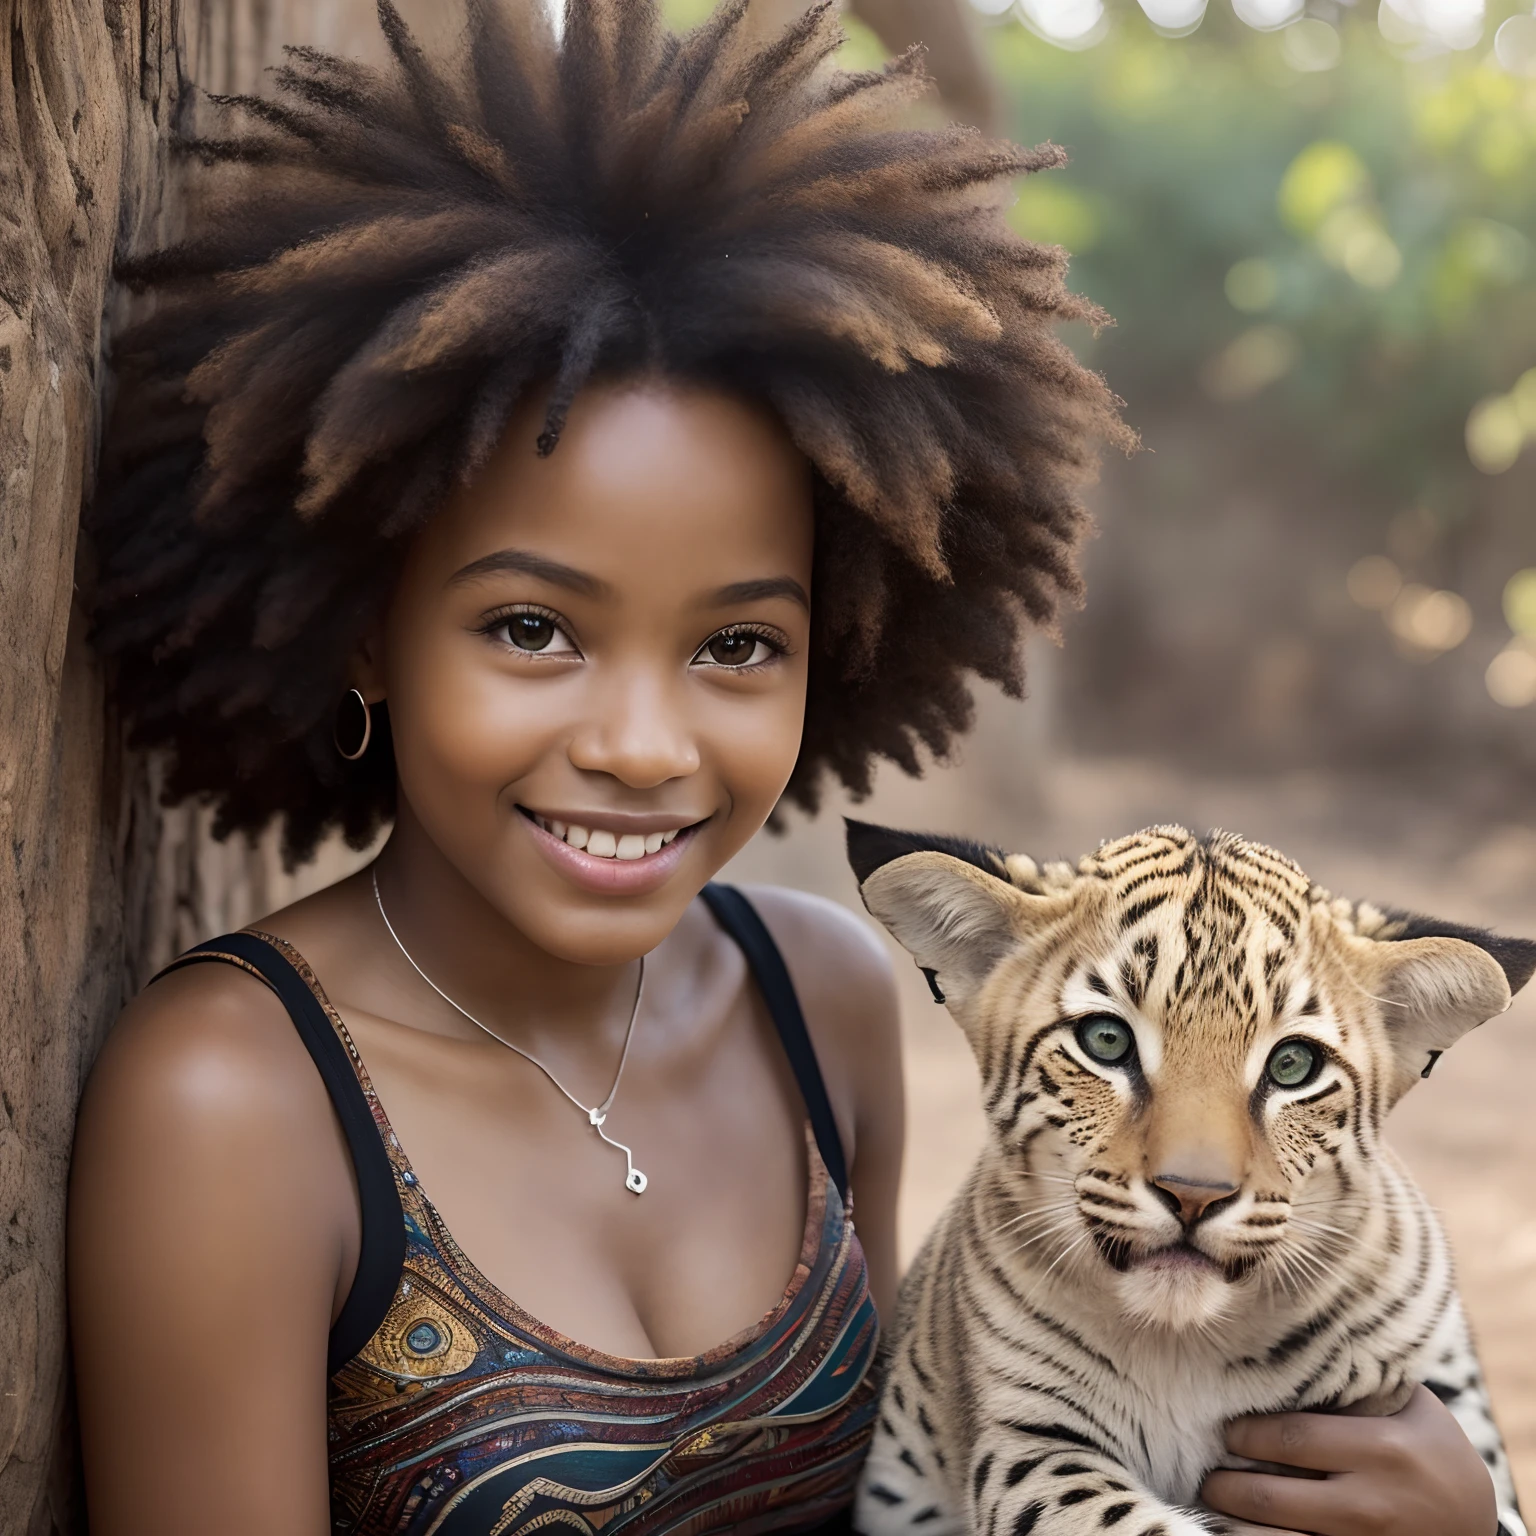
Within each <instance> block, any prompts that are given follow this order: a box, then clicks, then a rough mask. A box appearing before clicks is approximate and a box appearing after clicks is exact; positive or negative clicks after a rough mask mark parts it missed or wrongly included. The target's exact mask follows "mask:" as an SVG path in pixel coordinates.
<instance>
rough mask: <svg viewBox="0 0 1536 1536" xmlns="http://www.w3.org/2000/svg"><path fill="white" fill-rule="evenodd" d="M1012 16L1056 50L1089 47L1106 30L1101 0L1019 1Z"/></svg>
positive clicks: (1107, 20)
mask: <svg viewBox="0 0 1536 1536" xmlns="http://www.w3.org/2000/svg"><path fill="white" fill-rule="evenodd" d="M1015 13H1016V14H1017V15H1018V17H1019V19H1020V20H1021V21H1023V23H1024V25H1025V26H1026V27H1028V28H1029V30H1030V31H1031V32H1034V33H1035V34H1036V35H1037V36H1039V37H1043V38H1045V40H1046V41H1047V42H1051V43H1054V44H1055V45H1056V46H1057V47H1058V48H1070V49H1077V48H1091V47H1092V46H1093V45H1094V44H1095V43H1096V42H1098V41H1099V40H1100V39H1101V38H1102V37H1103V36H1104V34H1105V32H1106V31H1107V30H1108V27H1109V17H1108V16H1107V15H1106V14H1105V11H1104V4H1103V0H1018V4H1017V5H1016V6H1015Z"/></svg>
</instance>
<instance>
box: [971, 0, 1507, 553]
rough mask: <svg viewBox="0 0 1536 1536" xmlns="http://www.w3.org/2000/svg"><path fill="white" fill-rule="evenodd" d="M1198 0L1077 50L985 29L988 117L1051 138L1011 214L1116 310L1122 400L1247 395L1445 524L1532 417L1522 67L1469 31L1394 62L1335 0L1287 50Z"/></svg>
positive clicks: (1120, 23) (1110, 346)
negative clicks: (1441, 50)
mask: <svg viewBox="0 0 1536 1536" xmlns="http://www.w3.org/2000/svg"><path fill="white" fill-rule="evenodd" d="M1217 9H1218V8H1217V6H1215V5H1213V6H1212V8H1211V12H1210V14H1209V15H1208V17H1207V19H1206V22H1205V24H1204V26H1203V27H1202V28H1201V29H1200V31H1199V32H1197V33H1195V34H1194V35H1192V36H1189V37H1184V38H1177V39H1172V38H1164V37H1160V36H1158V35H1157V34H1156V33H1154V32H1153V31H1152V29H1151V27H1150V26H1149V25H1147V24H1146V23H1145V22H1144V20H1143V19H1142V17H1141V16H1140V14H1139V12H1137V11H1136V10H1135V9H1134V7H1130V6H1126V7H1123V8H1120V9H1119V10H1118V12H1117V15H1116V25H1115V26H1114V27H1113V28H1112V30H1111V31H1110V33H1109V35H1108V36H1107V37H1106V38H1105V39H1104V40H1103V41H1101V42H1099V43H1098V44H1097V45H1095V46H1093V47H1091V48H1087V49H1084V50H1083V51H1081V52H1076V53H1072V52H1065V51H1063V50H1061V49H1058V48H1055V47H1053V46H1051V45H1050V44H1049V43H1046V42H1044V41H1042V40H1040V39H1038V38H1036V37H1034V36H1033V35H1032V34H1031V33H1029V32H1028V31H1026V30H1025V29H1024V28H1023V27H1022V26H1020V25H1017V24H1015V23H1012V22H1008V23H1003V24H1000V25H997V26H995V27H993V28H992V29H991V32H990V38H989V42H990V45H991V55H992V58H993V60H994V62H995V66H996V68H997V70H998V73H999V75H1000V76H1001V78H1002V80H1003V83H1004V87H1005V90H1006V93H1007V99H1008V102H1009V114H1010V120H1009V123H1008V128H1009V131H1010V132H1011V133H1012V134H1013V135H1014V136H1015V137H1018V138H1020V139H1022V140H1024V141H1026V142H1032V141H1037V140H1040V139H1053V140H1055V141H1056V142H1057V143H1060V144H1064V145H1065V146H1066V147H1067V148H1068V149H1069V150H1070V151H1071V154H1072V163H1071V164H1070V165H1069V166H1068V167H1067V168H1066V169H1065V170H1062V171H1057V172H1051V173H1047V174H1045V175H1042V176H1038V177H1034V178H1032V179H1031V180H1030V181H1029V182H1028V183H1026V184H1025V186H1024V187H1023V188H1022V190H1021V193H1020V196H1019V200H1018V202H1017V204H1016V206H1015V208H1014V210H1013V219H1014V222H1015V224H1016V227H1018V228H1019V229H1020V230H1021V231H1023V232H1025V233H1028V234H1030V235H1033V236H1034V237H1036V238H1039V239H1045V240H1050V241H1054V242H1059V243H1060V244H1063V245H1065V246H1067V248H1068V249H1069V250H1071V251H1073V252H1074V258H1075V259H1074V262H1073V280H1074V283H1075V285H1076V286H1078V287H1080V288H1082V289H1083V290H1084V291H1086V292H1087V293H1088V294H1090V295H1091V296H1092V297H1093V298H1094V299H1096V300H1098V301H1099V302H1100V303H1102V304H1103V305H1104V306H1105V307H1106V308H1107V309H1109V311H1110V312H1111V313H1112V314H1113V315H1114V316H1115V317H1116V319H1117V321H1118V328H1117V329H1116V330H1114V331H1110V332H1107V333H1105V334H1104V336H1102V337H1101V338H1100V340H1099V341H1098V342H1097V343H1096V344H1094V348H1093V350H1094V355H1095V361H1096V362H1097V363H1099V364H1100V365H1101V366H1103V367H1104V368H1105V370H1106V371H1107V372H1108V373H1109V375H1110V378H1111V380H1112V382H1113V383H1114V384H1115V385H1116V386H1117V388H1119V389H1120V390H1121V392H1122V393H1124V394H1126V395H1127V397H1128V399H1129V400H1130V404H1131V414H1132V416H1133V417H1134V416H1135V415H1136V414H1137V409H1138V405H1139V404H1141V405H1144V404H1145V403H1146V402H1148V401H1149V400H1152V399H1166V398H1167V397H1168V396H1169V395H1170V394H1172V395H1174V396H1177V395H1179V394H1181V393H1186V392H1189V393H1193V392H1195V391H1199V392H1200V393H1201V394H1203V395H1204V396H1206V397H1208V398H1211V399H1214V400H1215V401H1216V402H1218V403H1219V404H1222V405H1226V406H1229V407H1230V408H1233V409H1241V408H1242V407H1243V403H1244V402H1247V401H1250V400H1254V401H1259V402H1261V403H1262V404H1263V406H1265V407H1266V408H1267V409H1268V410H1269V411H1270V412H1271V413H1272V414H1275V415H1278V416H1281V417H1283V418H1289V419H1290V421H1291V424H1292V425H1293V426H1300V427H1304V428H1305V429H1306V430H1307V432H1308V436H1309V440H1310V441H1311V442H1312V443H1314V444H1315V451H1316V453H1317V454H1318V455H1319V457H1320V458H1321V459H1322V460H1323V461H1325V462H1327V463H1329V464H1330V465H1331V466H1334V467H1337V468H1339V469H1347V470H1358V471H1363V472H1366V473H1368V474H1369V475H1370V476H1371V477H1372V478H1373V479H1374V480H1375V481H1376V482H1377V483H1378V484H1381V485H1382V486H1383V487H1385V488H1386V489H1387V490H1388V492H1389V494H1390V495H1391V496H1393V497H1396V498H1399V499H1401V500H1402V501H1405V502H1408V503H1411V504H1414V505H1417V506H1421V507H1424V508H1426V509H1427V510H1428V511H1430V512H1431V513H1432V514H1433V515H1434V516H1435V517H1436V519H1437V520H1440V521H1443V522H1446V523H1454V522H1456V521H1458V520H1459V518H1460V517H1461V515H1462V514H1463V511H1464V509H1465V507H1466V505H1467V503H1468V500H1469V498H1472V499H1475V496H1476V492H1477V489H1478V486H1477V482H1478V480H1479V478H1480V477H1481V476H1482V475H1483V474H1486V473H1489V472H1495V473H1496V472H1499V471H1501V470H1503V469H1504V468H1507V467H1508V466H1509V464H1510V463H1512V462H1513V460H1514V457H1515V456H1516V455H1517V454H1518V453H1519V451H1520V449H1521V448H1522V447H1523V446H1524V443H1525V441H1526V440H1527V438H1528V437H1529V436H1531V435H1532V434H1533V433H1536V388H1533V386H1536V376H1533V377H1532V378H1531V379H1530V380H1529V382H1527V383H1525V384H1524V387H1523V388H1521V389H1519V390H1515V389H1514V386H1515V385H1516V383H1517V381H1519V380H1520V379H1521V376H1522V375H1523V374H1525V372H1526V370H1527V369H1529V368H1530V367H1531V366H1532V364H1536V286H1533V283H1532V278H1533V277H1536V258H1533V243H1536V83H1533V82H1529V81H1523V80H1517V79H1515V78H1513V77H1512V76H1510V75H1508V74H1506V73H1505V72H1504V71H1503V70H1502V69H1501V68H1500V67H1499V66H1498V64H1497V63H1495V62H1494V61H1493V59H1492V58H1491V57H1489V56H1488V55H1487V51H1486V48H1484V49H1478V50H1471V51H1468V52H1464V53H1455V54H1443V55H1441V56H1440V57H1438V58H1434V59H1427V60H1422V61H1417V62H1409V61H1406V60H1404V59H1401V58H1399V57H1396V56H1394V55H1393V53H1392V52H1391V51H1390V50H1389V49H1388V48H1387V46H1386V45H1385V44H1384V42H1383V40H1382V39H1381V37H1380V35H1379V34H1378V32H1377V29H1376V26H1375V23H1374V18H1373V15H1371V14H1365V15H1361V14H1358V13H1356V12H1351V11H1349V10H1345V11H1343V12H1342V13H1341V15H1340V17H1339V26H1340V28H1341V30H1342V32H1343V39H1342V42H1343V47H1342V49H1341V50H1340V59H1339V62H1338V64H1337V65H1336V66H1335V67H1334V68H1332V69H1329V70H1326V71H1315V72H1301V71H1298V70H1297V69H1295V68H1294V67H1292V65H1291V64H1290V63H1288V62H1287V61H1286V56H1285V44H1284V40H1283V35H1282V34H1273V33H1270V34H1263V33H1257V32H1253V31H1250V30H1248V29H1247V28H1244V27H1242V26H1241V25H1239V24H1237V23H1236V22H1235V21H1234V20H1233V19H1232V18H1231V17H1230V16H1227V15H1218V14H1217ZM1369 9H1370V10H1372V11H1373V10H1374V8H1373V7H1372V8H1369ZM1490 35H1491V31H1490ZM1480 402H1482V405H1481V407H1480V405H1479V403H1480ZM1480 408H1481V410H1482V411H1483V413H1484V415H1485V417H1486V418H1487V419H1486V420H1485V421H1484V422H1483V423H1482V425H1481V427H1480V426H1479V419H1478V415H1477V413H1478V411H1479V409H1480ZM1490 412H1491V414H1489V413H1490ZM1469 418H1471V421H1472V432H1471V442H1470V443H1469V440H1468V438H1469V434H1468V425H1469ZM1469 448H1470V450H1471V451H1470V452H1469ZM1474 457H1475V459H1476V462H1475V463H1474Z"/></svg>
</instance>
